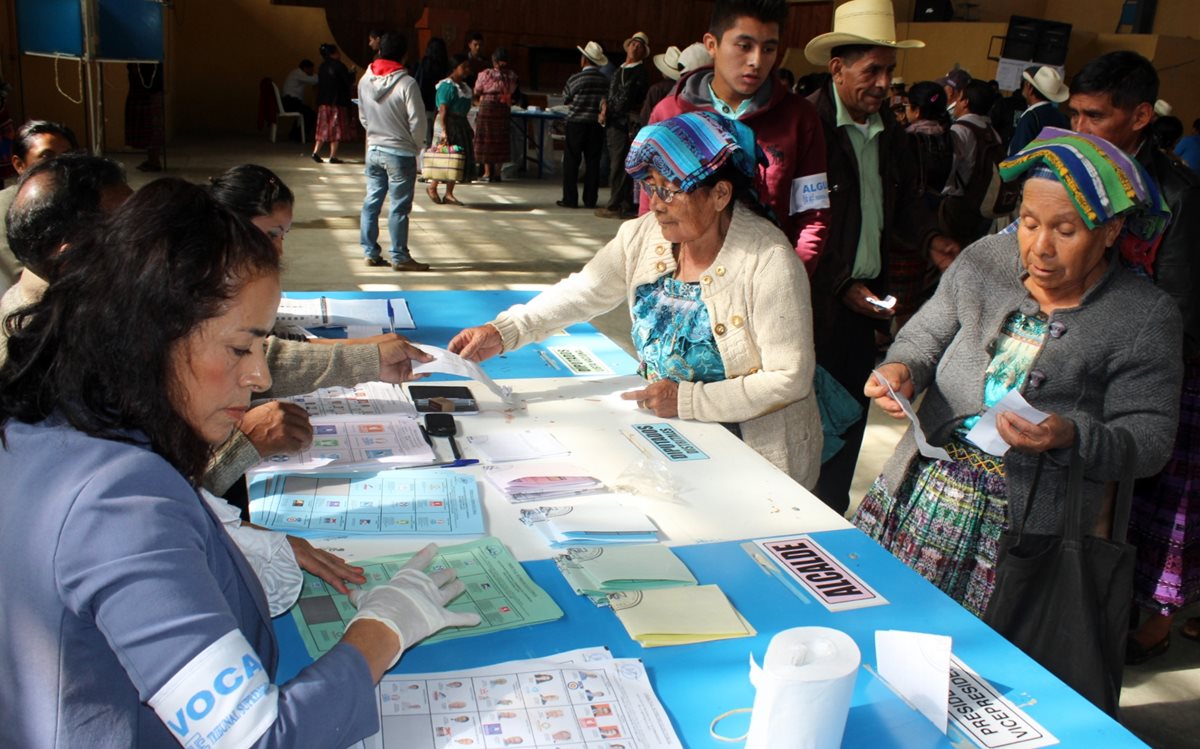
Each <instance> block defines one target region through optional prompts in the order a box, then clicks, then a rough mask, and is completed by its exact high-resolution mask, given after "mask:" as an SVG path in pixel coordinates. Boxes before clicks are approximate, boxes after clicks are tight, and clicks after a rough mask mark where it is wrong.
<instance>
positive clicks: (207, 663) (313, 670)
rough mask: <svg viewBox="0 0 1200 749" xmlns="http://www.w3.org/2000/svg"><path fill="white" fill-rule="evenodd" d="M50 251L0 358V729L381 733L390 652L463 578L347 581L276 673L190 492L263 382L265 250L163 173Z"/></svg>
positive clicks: (249, 588) (246, 599)
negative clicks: (335, 609)
mask: <svg viewBox="0 0 1200 749" xmlns="http://www.w3.org/2000/svg"><path fill="white" fill-rule="evenodd" d="M62 267H63V270H62V272H61V273H60V274H58V275H57V276H56V280H55V281H54V283H52V284H51V285H50V287H49V289H48V290H47V291H46V294H45V296H44V297H43V299H42V300H41V301H40V302H38V303H37V304H35V305H33V306H31V307H28V308H26V309H24V310H22V311H20V312H18V313H16V315H15V317H16V319H15V322H14V324H13V325H11V326H10V330H11V332H12V337H11V338H10V340H9V344H8V352H9V358H8V361H7V362H6V364H5V365H4V367H3V368H2V369H0V440H2V441H0V476H3V477H4V481H3V483H2V484H0V550H2V551H0V555H2V565H3V568H4V571H5V574H4V575H3V576H0V633H3V636H2V637H0V673H3V674H5V676H6V677H7V678H5V679H3V680H2V683H0V705H4V711H3V712H4V714H5V716H6V719H5V720H4V721H0V746H20V747H31V748H33V749H37V748H39V747H52V746H53V747H58V746H137V747H169V746H177V745H185V746H201V745H203V746H207V747H213V748H214V749H220V748H222V747H247V746H286V747H309V746H311V747H322V748H325V747H340V746H346V745H349V744H352V743H354V742H356V741H358V740H360V739H362V738H364V737H366V736H369V735H371V734H373V733H375V732H376V731H377V730H378V715H377V713H376V709H375V700H374V685H375V683H376V682H377V681H378V680H379V678H380V677H381V676H382V674H383V673H384V671H386V670H387V669H388V668H390V667H391V666H392V665H393V664H395V662H396V661H397V659H398V658H399V656H400V653H401V652H402V651H403V650H405V649H407V648H409V647H411V646H412V645H414V644H416V643H417V642H418V641H419V640H421V639H422V638H424V637H426V636H428V635H429V634H431V633H433V632H435V631H437V630H439V629H441V628H443V627H446V626H471V625H474V624H476V623H478V617H477V616H475V615H474V614H461V613H455V612H450V611H447V610H446V609H445V608H444V607H445V605H446V603H448V602H449V601H450V600H451V599H453V598H454V597H455V596H457V595H458V594H459V593H460V592H462V589H463V586H462V583H461V582H459V581H457V580H455V579H454V572H453V571H452V570H444V571H438V572H435V573H433V574H432V575H427V574H425V572H424V571H423V569H424V567H425V566H426V565H428V563H429V561H430V560H431V559H432V557H433V554H434V551H435V550H434V549H433V548H432V547H431V548H428V549H425V550H424V551H422V552H421V553H419V554H418V555H417V556H416V557H414V558H413V560H411V561H410V562H409V564H408V565H406V566H405V568H404V569H402V570H401V571H400V572H399V573H397V575H396V576H395V577H394V578H393V579H392V580H390V581H389V582H387V583H385V584H383V585H380V586H377V587H376V588H374V589H372V590H370V591H368V592H365V593H361V594H356V595H355V600H356V602H357V604H358V605H359V607H360V611H359V613H358V615H357V616H356V617H355V618H354V619H353V620H352V621H351V623H350V625H349V627H347V630H346V633H345V635H344V636H343V638H342V640H341V642H340V643H338V645H336V646H335V647H334V648H333V649H332V650H331V651H330V652H329V653H327V654H326V655H324V656H322V657H321V658H320V659H318V660H317V661H316V662H315V663H313V664H312V665H311V666H309V667H308V668H306V669H304V670H303V671H301V672H300V673H299V674H298V675H297V676H296V677H295V678H294V679H292V680H291V681H289V682H287V683H285V684H280V685H276V684H274V683H273V676H274V670H275V666H276V661H277V659H278V652H277V647H276V643H275V639H274V636H273V633H272V630H271V623H270V618H269V613H268V608H267V601H266V598H265V596H264V592H263V588H262V585H260V583H259V580H258V578H257V576H256V575H255V574H254V572H253V571H252V569H251V568H250V566H249V565H248V564H247V561H246V558H245V556H244V555H243V554H242V553H241V551H239V549H238V547H237V546H236V544H235V543H234V542H233V541H232V540H231V538H230V537H229V535H228V534H227V533H226V531H225V529H224V528H223V527H222V524H221V522H220V520H219V519H218V518H217V517H216V515H214V514H213V512H212V511H211V510H210V509H209V508H208V506H207V505H206V504H205V503H204V501H203V500H202V499H201V498H200V496H199V495H198V493H197V487H198V486H199V485H200V483H201V481H202V479H203V474H204V470H205V466H206V465H207V463H208V460H209V457H210V455H211V452H212V446H213V445H216V444H220V443H221V442H222V441H223V440H225V439H226V438H227V437H228V436H229V434H230V432H231V431H232V429H233V428H234V425H235V424H237V423H238V421H239V420H240V419H241V417H242V415H243V414H244V413H245V411H246V409H247V407H248V406H249V403H250V397H251V394H252V393H254V392H258V391H262V390H265V389H267V388H268V387H270V384H271V378H270V374H269V373H268V370H267V366H266V361H265V358H264V341H265V339H266V336H267V334H268V332H269V331H270V329H271V327H272V324H273V323H274V318H275V309H276V306H277V305H278V302H279V259H278V253H277V252H276V251H275V249H274V248H273V247H272V246H271V244H270V242H269V241H268V240H267V238H266V237H265V236H264V235H263V234H262V232H260V231H258V230H257V229H254V228H253V227H252V226H250V225H249V224H248V223H245V222H243V221H242V220H240V219H238V218H236V217H234V216H233V215H232V214H230V213H229V212H227V211H226V210H225V209H223V208H221V207H220V206H218V205H217V204H216V203H214V201H213V200H212V198H211V197H209V196H208V195H207V194H206V193H205V191H204V190H202V189H200V188H199V187H196V186H194V185H190V184H188V183H186V182H183V181H181V180H172V179H166V180H159V181H157V182H154V183H151V184H150V185H147V186H146V187H144V188H142V189H141V190H140V191H138V193H137V194H135V195H134V197H132V198H131V199H130V200H129V201H128V202H127V203H126V204H125V205H124V206H123V207H122V208H120V209H119V210H118V211H117V212H116V214H114V216H113V217H112V219H111V221H110V222H108V223H106V224H105V225H104V226H103V227H102V228H100V229H99V230H98V231H97V233H96V235H95V236H92V237H88V238H85V239H83V240H81V241H79V242H78V243H76V244H74V245H73V246H72V247H71V248H70V249H68V250H67V251H66V252H65V253H64V254H63V266H62ZM114 300H120V303H114ZM10 321H13V318H10ZM97 341H99V342H102V343H101V344H99V345H98V344H97V343H96V342H97Z"/></svg>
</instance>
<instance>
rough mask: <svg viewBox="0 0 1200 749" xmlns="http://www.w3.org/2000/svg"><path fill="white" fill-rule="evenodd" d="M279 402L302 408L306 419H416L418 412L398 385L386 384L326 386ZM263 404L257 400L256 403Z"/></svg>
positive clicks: (367, 383) (369, 383)
mask: <svg viewBox="0 0 1200 749" xmlns="http://www.w3.org/2000/svg"><path fill="white" fill-rule="evenodd" d="M280 400H286V401H290V402H292V403H296V404H298V405H300V406H303V407H304V410H305V411H308V415H309V416H345V415H348V414H407V415H409V416H412V417H413V418H416V415H417V409H416V408H415V407H414V406H413V404H412V403H410V402H409V400H408V398H405V397H404V391H403V390H401V389H400V386H399V385H393V384H391V383H389V382H364V383H362V384H360V385H355V386H354V387H328V388H321V389H320V390H314V391H313V392H311V393H305V394H303V395H295V396H292V397H291V398H281V399H280ZM260 402H261V403H265V402H266V401H265V400H263V401H256V402H255V403H254V405H258V403H260Z"/></svg>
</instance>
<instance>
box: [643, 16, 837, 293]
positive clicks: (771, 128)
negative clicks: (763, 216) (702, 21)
mask: <svg viewBox="0 0 1200 749" xmlns="http://www.w3.org/2000/svg"><path fill="white" fill-rule="evenodd" d="M787 13H788V5H787V3H786V2H785V0H718V1H717V4H716V7H715V8H714V9H713V15H712V21H711V22H710V24H709V30H708V33H706V34H705V35H704V45H705V47H706V48H707V49H708V53H709V55H710V56H711V57H712V59H713V64H712V66H711V67H702V68H699V69H697V70H695V71H692V72H690V73H687V74H685V75H684V76H683V77H682V78H681V79H680V81H679V85H678V86H677V87H676V88H675V91H674V93H672V94H670V95H668V96H667V97H666V98H665V99H663V100H662V101H660V102H659V103H658V106H656V107H655V108H654V113H653V114H652V115H651V117H650V121H651V122H660V121H662V120H666V119H670V118H671V117H675V116H677V115H680V114H684V113H685V112H694V111H697V110H706V111H711V112H717V113H718V114H722V115H724V116H726V117H730V118H732V119H738V120H741V121H742V122H743V123H744V124H745V125H746V126H747V127H749V128H750V129H751V130H753V131H754V135H755V138H756V139H757V140H758V145H759V146H761V147H762V149H763V151H764V152H765V153H766V154H767V161H768V163H767V165H766V166H765V167H763V166H760V167H759V175H758V194H759V199H761V200H762V201H763V203H764V204H766V206H767V207H769V208H770V209H771V210H772V212H774V214H775V218H776V219H777V220H778V221H779V225H780V228H782V229H783V231H784V233H785V234H787V236H788V239H790V240H791V241H792V244H793V245H794V246H795V248H796V254H797V255H799V256H800V259H801V260H803V261H804V265H805V267H806V268H808V272H809V274H810V275H811V274H812V272H813V269H814V268H815V267H816V263H817V258H818V256H819V255H820V253H821V248H822V245H823V244H824V241H825V231H826V226H827V223H828V212H829V193H828V191H827V189H826V185H825V137H824V134H823V132H822V130H821V123H820V121H819V119H818V118H817V111H816V108H815V107H813V105H812V104H811V103H810V102H808V101H806V100H805V99H803V98H802V97H800V96H798V95H796V94H793V93H792V92H791V91H789V90H788V89H787V87H786V86H785V85H783V83H782V82H780V80H779V79H778V78H777V77H776V75H775V63H776V61H777V58H778V56H779V34H780V29H781V28H782V26H783V24H784V22H785V21H786V20H787ZM648 208H649V205H648V201H647V200H646V195H645V193H643V194H642V198H641V211H642V212H643V213H644V212H645V211H646V210H648Z"/></svg>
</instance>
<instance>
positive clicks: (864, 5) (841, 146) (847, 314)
mask: <svg viewBox="0 0 1200 749" xmlns="http://www.w3.org/2000/svg"><path fill="white" fill-rule="evenodd" d="M923 46H925V44H924V42H919V41H915V40H907V41H897V40H896V24H895V19H894V17H893V12H892V4H891V2H889V0H851V2H848V3H845V4H844V5H841V6H839V7H838V8H837V10H836V11H834V20H833V31H832V32H830V33H828V34H822V35H820V36H818V37H815V38H814V39H813V40H812V41H810V42H809V43H808V46H807V47H805V49H804V56H805V57H806V58H808V61H809V62H811V63H813V64H814V65H826V66H828V68H829V72H830V74H831V76H832V81H831V82H830V84H829V85H828V86H827V87H825V88H823V89H820V90H818V91H816V92H815V93H814V94H812V96H810V97H809V99H810V101H812V102H813V103H814V104H815V105H816V107H817V112H818V114H819V115H820V119H821V124H822V126H823V128H824V132H825V143H826V144H827V148H828V153H827V155H826V162H827V163H828V164H829V200H830V204H831V217H830V222H829V234H828V237H827V238H826V241H825V249H824V251H823V252H822V254H821V262H820V263H819V264H818V265H817V270H816V272H815V273H814V274H813V285H812V298H813V327H814V331H813V332H814V335H815V340H816V348H817V363H818V364H820V365H821V366H823V367H824V368H825V369H826V370H828V372H829V373H830V374H831V375H833V377H834V378H835V379H836V380H837V381H838V382H840V383H841V384H842V386H843V387H844V388H846V389H847V390H848V391H849V392H850V393H851V394H852V395H854V396H855V398H856V399H857V400H858V401H859V403H860V404H862V405H863V406H864V409H863V416H862V418H861V419H859V421H858V422H856V423H855V424H854V425H853V426H851V427H850V428H849V429H848V430H847V431H846V432H845V433H844V434H843V435H842V438H843V439H844V440H845V442H846V444H845V445H844V446H843V447H842V449H841V450H840V451H838V453H837V454H836V455H834V456H833V457H832V458H830V459H829V460H828V461H827V462H826V463H825V464H824V465H823V466H822V467H821V478H820V480H819V481H818V483H817V489H816V493H817V496H819V497H820V498H821V499H822V500H823V501H824V502H825V503H826V504H828V505H829V506H830V507H832V508H834V509H835V510H837V511H839V512H845V511H846V509H847V507H848V506H849V503H850V496H849V492H850V482H851V480H852V479H853V477H854V467H855V465H856V463H857V462H858V450H859V447H860V445H861V444H862V436H863V430H864V427H865V426H866V408H865V407H866V405H867V399H866V397H865V396H864V395H863V383H864V382H866V381H867V377H868V376H869V375H870V373H871V368H872V367H873V366H874V364H875V333H876V331H883V332H886V331H887V330H888V329H889V327H890V323H891V318H892V316H893V314H894V309H893V308H890V307H884V306H880V305H877V304H872V301H878V300H881V299H884V298H885V297H886V296H887V285H888V284H887V279H888V261H889V256H890V255H891V254H892V253H893V252H898V251H899V250H900V248H903V249H904V250H905V251H907V252H912V253H919V252H922V251H925V250H928V251H929V252H930V255H931V258H933V259H936V261H937V262H938V264H939V266H942V265H947V266H948V265H949V261H950V260H951V259H952V258H953V256H954V255H956V254H957V252H958V249H959V248H958V246H957V245H956V244H955V243H954V242H953V241H952V240H950V239H948V238H946V237H943V236H941V235H939V234H937V224H936V220H935V218H934V217H933V216H932V215H930V213H929V211H928V210H927V209H926V207H925V204H924V202H923V201H922V200H921V199H920V190H919V189H918V187H917V184H918V181H919V179H918V170H917V167H916V163H915V161H914V160H913V158H912V154H911V151H910V150H909V149H908V147H907V141H906V140H905V133H904V130H903V129H902V128H900V127H899V126H897V125H896V123H895V120H894V118H893V116H892V112H891V110H890V109H889V108H888V107H886V106H884V105H885V104H886V103H887V101H888V90H889V87H890V85H891V81H892V72H893V71H894V70H895V67H896V50H897V49H913V48H917V47H923Z"/></svg>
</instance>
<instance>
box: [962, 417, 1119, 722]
mask: <svg viewBox="0 0 1200 749" xmlns="http://www.w3.org/2000/svg"><path fill="white" fill-rule="evenodd" d="M1121 436H1122V440H1123V442H1124V445H1125V463H1124V470H1125V474H1126V475H1124V476H1123V477H1122V479H1121V482H1120V484H1119V485H1118V489H1117V496H1116V502H1115V505H1114V507H1113V524H1112V533H1111V535H1110V537H1109V538H1099V537H1096V536H1092V535H1089V533H1088V531H1090V529H1092V528H1094V527H1095V525H1094V518H1084V517H1083V514H1084V508H1083V504H1084V503H1083V459H1082V457H1080V455H1079V451H1078V447H1075V448H1072V451H1071V464H1070V469H1069V472H1068V479H1067V486H1066V490H1065V493H1064V494H1062V495H1060V497H1059V498H1058V499H1059V501H1061V502H1062V503H1063V512H1062V518H1063V524H1062V527H1061V529H1060V532H1059V533H1058V534H1057V535H1038V534H1034V533H1023V532H1022V531H1023V529H1024V526H1025V522H1026V521H1027V520H1028V519H1029V510H1030V508H1031V507H1032V505H1033V501H1034V497H1035V496H1036V494H1037V483H1038V479H1039V478H1040V477H1041V473H1042V462H1043V460H1044V458H1045V456H1042V459H1041V460H1039V462H1038V466H1037V471H1036V473H1035V475H1034V480H1033V489H1032V490H1031V492H1030V496H1029V501H1027V502H1026V503H1025V512H1024V517H1023V518H1022V519H1021V525H1020V527H1015V528H1014V527H1010V528H1009V530H1008V531H1006V532H1005V533H1004V534H1003V535H1002V536H1001V538H1000V546H999V554H998V560H997V563H996V587H995V590H994V591H993V593H992V598H991V600H990V601H989V602H988V607H987V610H986V611H985V612H984V615H983V620H984V621H985V622H987V623H988V624H989V625H991V627H992V629H994V630H996V631H997V632H999V633H1000V634H1001V635H1004V637H1006V638H1007V639H1008V640H1009V641H1010V642H1012V643H1013V644H1014V645H1016V646H1017V647H1019V648H1021V650H1023V651H1025V653H1026V654H1028V655H1029V656H1030V657H1031V658H1033V659H1034V660H1036V661H1037V662H1038V663H1040V664H1042V665H1043V666H1044V667H1046V669H1047V670H1049V671H1050V672H1051V673H1053V674H1054V675H1055V676H1057V677H1058V678H1060V679H1062V680H1063V681H1064V682H1066V684H1067V685H1068V686H1070V687H1071V688H1072V689H1074V690H1075V691H1077V692H1079V693H1080V694H1081V695H1083V696H1084V697H1086V698H1087V699H1088V700H1090V701H1091V702H1092V703H1093V704H1094V705H1096V706H1097V707H1099V708H1100V709H1102V710H1104V711H1105V712H1106V713H1108V714H1110V715H1113V716H1115V715H1116V713H1117V703H1118V701H1119V699H1120V695H1121V676H1122V671H1123V669H1124V665H1125V639H1126V637H1127V635H1128V629H1129V612H1130V607H1131V606H1132V600H1133V566H1134V556H1135V551H1134V547H1133V546H1132V545H1131V544H1128V543H1126V542H1125V534H1126V531H1127V530H1128V527H1129V509H1130V503H1131V501H1132V497H1133V476H1132V469H1133V461H1132V452H1131V451H1132V442H1133V440H1132V438H1130V436H1129V435H1128V434H1127V433H1125V432H1123V431H1122V432H1121ZM1011 525H1012V524H1011V523H1010V526H1011Z"/></svg>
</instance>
